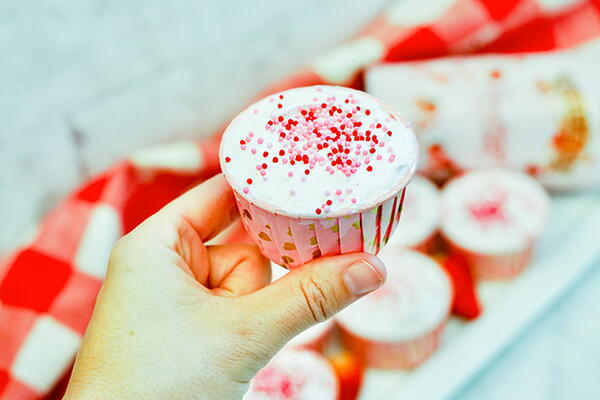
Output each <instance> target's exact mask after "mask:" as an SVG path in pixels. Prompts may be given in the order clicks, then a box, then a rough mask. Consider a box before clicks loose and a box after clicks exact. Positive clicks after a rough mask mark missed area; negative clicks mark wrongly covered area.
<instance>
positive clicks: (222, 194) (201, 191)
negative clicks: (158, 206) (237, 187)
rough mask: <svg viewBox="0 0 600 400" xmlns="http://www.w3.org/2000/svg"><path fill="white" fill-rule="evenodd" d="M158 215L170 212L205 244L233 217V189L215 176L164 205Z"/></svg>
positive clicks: (220, 176)
mask: <svg viewBox="0 0 600 400" xmlns="http://www.w3.org/2000/svg"><path fill="white" fill-rule="evenodd" d="M159 213H174V214H177V215H179V216H180V217H181V218H183V219H184V220H185V221H186V222H188V223H189V224H190V225H191V226H192V228H193V229H194V230H195V231H196V232H197V233H198V236H199V237H200V239H201V240H202V241H203V242H205V241H207V240H210V239H211V238H212V237H214V236H215V235H217V234H218V233H219V232H221V231H222V230H223V229H225V228H226V227H228V226H229V225H230V224H231V223H232V222H233V221H234V220H235V219H236V218H237V217H238V215H239V214H238V212H237V207H236V203H235V197H234V195H233V190H232V189H231V187H230V186H229V184H228V183H227V182H226V181H225V178H224V177H223V174H217V175H215V176H213V177H212V178H210V179H208V180H206V181H204V182H203V183H201V184H199V185H198V186H196V187H194V188H192V189H190V190H189V191H187V192H186V193H184V194H183V195H181V196H180V197H178V198H176V199H175V200H173V201H172V202H171V203H169V204H167V205H166V206H165V207H164V208H163V209H162V210H160V211H159Z"/></svg>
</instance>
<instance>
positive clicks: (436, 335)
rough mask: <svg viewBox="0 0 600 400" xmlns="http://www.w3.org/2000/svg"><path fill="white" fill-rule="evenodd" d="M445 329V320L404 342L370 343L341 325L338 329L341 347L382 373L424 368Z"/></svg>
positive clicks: (371, 341) (370, 341)
mask: <svg viewBox="0 0 600 400" xmlns="http://www.w3.org/2000/svg"><path fill="white" fill-rule="evenodd" d="M338 323H339V321H338ZM445 325H446V321H445V320H444V321H443V322H442V323H440V324H439V325H438V326H437V327H436V328H435V329H433V330H432V331H430V332H428V333H426V334H424V335H422V336H420V337H418V338H415V339H412V340H408V341H403V342H380V341H376V340H371V339H368V338H365V337H361V336H358V335H356V334H354V333H353V332H351V331H350V330H348V329H347V328H346V327H344V326H343V325H341V324H340V325H339V327H340V338H341V341H342V343H343V344H344V346H345V347H346V348H348V349H349V350H350V351H352V352H353V353H354V354H355V355H356V356H357V357H358V358H359V359H360V360H361V362H362V363H363V364H364V365H366V366H369V367H373V368H381V369H411V368H415V367H417V366H419V365H421V364H422V363H423V362H424V361H425V360H427V359H428V358H429V357H430V356H431V355H432V354H433V353H434V352H435V351H436V350H437V348H438V347H439V344H440V339H441V336H442V333H443V331H444V327H445Z"/></svg>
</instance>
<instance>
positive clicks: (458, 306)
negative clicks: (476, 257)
mask: <svg viewBox="0 0 600 400" xmlns="http://www.w3.org/2000/svg"><path fill="white" fill-rule="evenodd" d="M441 264H442V267H443V268H444V269H445V270H446V272H447V273H448V275H449V276H450V279H451V281H452V286H453V287H454V299H453V301H452V312H453V313H455V314H458V315H460V316H461V317H464V318H467V319H475V318H477V317H478V316H479V315H480V314H481V311H482V309H481V304H480V303H479V298H478V297H477V291H476V289H475V284H474V282H473V277H472V276H471V270H470V269H469V264H468V262H467V260H466V258H465V257H464V256H462V255H461V254H458V253H451V254H449V255H448V256H447V257H446V258H445V259H444V260H442V262H441Z"/></svg>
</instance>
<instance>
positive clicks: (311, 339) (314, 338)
mask: <svg viewBox="0 0 600 400" xmlns="http://www.w3.org/2000/svg"><path fill="white" fill-rule="evenodd" d="M271 269H272V274H271V276H272V279H271V280H272V282H275V281H276V280H278V279H280V278H281V277H283V276H284V275H286V274H287V273H288V272H290V271H289V270H288V269H286V268H283V267H281V266H279V265H277V264H275V263H271ZM333 328H334V322H333V320H332V319H328V320H325V321H323V322H319V323H318V324H316V325H313V326H311V327H310V328H308V329H306V330H305V331H303V332H302V333H300V334H299V335H297V336H296V337H294V338H293V339H292V340H290V341H289V342H288V343H287V346H291V347H306V348H309V349H313V350H316V351H318V352H322V351H323V350H324V349H325V347H327V344H328V343H329V340H330V339H331V336H332V333H333Z"/></svg>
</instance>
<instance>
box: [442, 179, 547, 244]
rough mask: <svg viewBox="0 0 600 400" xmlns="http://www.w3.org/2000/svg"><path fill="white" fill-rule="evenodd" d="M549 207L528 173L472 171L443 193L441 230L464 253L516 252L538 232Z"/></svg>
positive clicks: (542, 193)
mask: <svg viewBox="0 0 600 400" xmlns="http://www.w3.org/2000/svg"><path fill="white" fill-rule="evenodd" d="M549 207H550V198H549V197H548V194H547V193H546V192H545V191H544V189H543V188H542V186H541V185H540V184H539V183H538V182H537V181H535V180H534V179H533V178H531V177H529V176H528V175H525V174H522V173H519V172H513V171H509V170H501V169H486V170H475V171H471V172H469V173H467V174H465V175H463V176H461V177H459V178H457V179H454V180H452V181H451V182H450V183H448V185H447V186H446V187H445V188H444V190H443V191H442V216H441V229H442V232H443V234H444V235H445V236H446V237H447V238H448V239H449V240H451V241H452V242H454V243H455V244H457V245H459V246H461V247H463V248H465V249H468V250H472V251H476V252H480V253H487V254H504V253H510V252H517V251H521V250H523V249H524V248H526V247H528V246H529V245H530V244H531V242H532V240H534V239H535V238H536V237H537V236H538V235H539V234H540V233H541V231H542V229H543V228H544V225H545V223H546V219H547V216H548V211H549Z"/></svg>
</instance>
